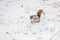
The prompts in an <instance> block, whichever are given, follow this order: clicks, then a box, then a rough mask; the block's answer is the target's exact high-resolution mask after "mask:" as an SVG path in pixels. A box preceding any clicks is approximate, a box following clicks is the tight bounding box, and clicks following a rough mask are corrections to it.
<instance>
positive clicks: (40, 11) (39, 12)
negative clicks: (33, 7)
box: [37, 9, 43, 18]
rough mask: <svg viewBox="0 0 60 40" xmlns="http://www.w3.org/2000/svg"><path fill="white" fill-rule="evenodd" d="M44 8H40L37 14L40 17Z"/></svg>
mask: <svg viewBox="0 0 60 40" xmlns="http://www.w3.org/2000/svg"><path fill="white" fill-rule="evenodd" d="M42 12H43V10H42V9H40V10H39V11H38V12H37V16H38V17H39V18H40V17H41V14H42Z"/></svg>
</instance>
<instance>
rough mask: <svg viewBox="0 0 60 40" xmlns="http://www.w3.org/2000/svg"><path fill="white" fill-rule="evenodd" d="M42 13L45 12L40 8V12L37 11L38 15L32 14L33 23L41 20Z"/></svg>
mask: <svg viewBox="0 0 60 40" xmlns="http://www.w3.org/2000/svg"><path fill="white" fill-rule="evenodd" d="M42 13H43V10H42V9H40V10H38V12H37V14H36V15H31V16H30V20H31V22H32V23H33V22H39V21H40V17H41V15H42Z"/></svg>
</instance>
